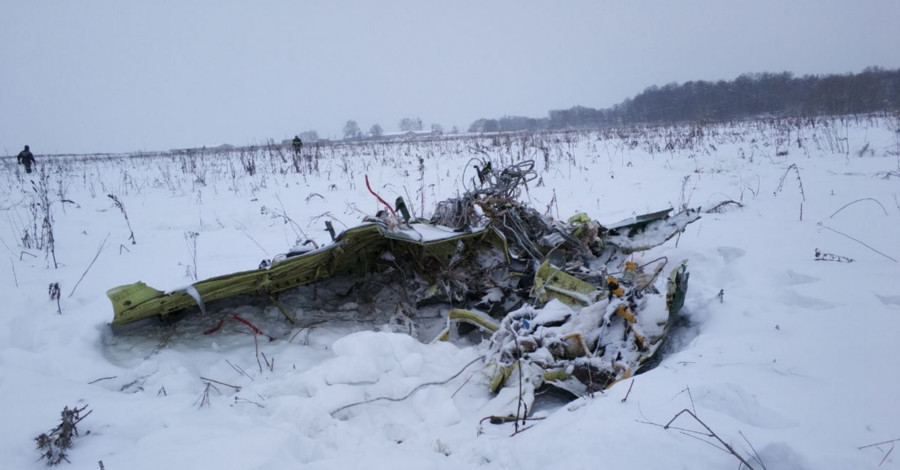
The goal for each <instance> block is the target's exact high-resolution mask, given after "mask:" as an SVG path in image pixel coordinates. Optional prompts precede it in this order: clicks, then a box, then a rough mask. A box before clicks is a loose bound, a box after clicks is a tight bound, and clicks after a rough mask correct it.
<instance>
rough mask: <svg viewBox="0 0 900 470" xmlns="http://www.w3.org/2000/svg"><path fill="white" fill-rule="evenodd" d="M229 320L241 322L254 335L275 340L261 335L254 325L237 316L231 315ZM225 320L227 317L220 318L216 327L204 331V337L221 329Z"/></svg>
mask: <svg viewBox="0 0 900 470" xmlns="http://www.w3.org/2000/svg"><path fill="white" fill-rule="evenodd" d="M231 318H234V319H235V320H237V321H239V322H241V323H243V324H245V325H247V326H248V327H250V329H251V330H253V332H254V333H256V334H260V335H263V336H268V337H269V340H270V341H271V340H274V339H275V338H273V337H271V336H269V335H267V334H265V333H263V332H262V330H260V329H259V328H257V327H256V325H254V324H253V323H250V322H249V321H247V320H244V319H243V318H241V317H239V316H237V315H235V314H231ZM227 319H228V317H227V316H224V317H222V319H221V320H219V323H218V324H217V325H216V326H214V327H212V328H210V329H208V330H206V331H204V332H203V334H205V335H211V334H213V333H215V332H217V331H219V329H220V328H222V325H223V324H224V323H225V320H227Z"/></svg>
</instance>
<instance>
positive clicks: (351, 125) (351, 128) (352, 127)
mask: <svg viewBox="0 0 900 470" xmlns="http://www.w3.org/2000/svg"><path fill="white" fill-rule="evenodd" d="M361 135H362V131H360V130H359V124H357V123H356V121H354V120H353V119H350V120H348V121H347V124H344V138H345V139H358V138H359V137H360V136H361Z"/></svg>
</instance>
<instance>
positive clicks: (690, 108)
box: [469, 67, 900, 132]
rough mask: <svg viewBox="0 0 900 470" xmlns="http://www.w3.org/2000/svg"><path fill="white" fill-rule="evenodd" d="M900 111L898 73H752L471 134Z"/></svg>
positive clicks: (487, 126)
mask: <svg viewBox="0 0 900 470" xmlns="http://www.w3.org/2000/svg"><path fill="white" fill-rule="evenodd" d="M893 110H900V69H897V70H885V69H883V68H880V67H868V68H866V69H865V70H863V71H862V72H861V73H858V74H845V75H824V76H818V75H805V76H803V77H794V76H793V74H792V73H790V72H782V73H768V72H767V73H751V74H743V75H741V76H739V77H738V78H736V79H734V80H731V81H725V80H720V81H717V82H706V81H690V82H687V83H684V84H681V85H679V84H677V83H670V84H668V85H665V86H663V87H657V86H651V87H649V88H647V89H646V90H644V91H643V92H641V93H639V94H638V95H636V96H635V97H634V98H629V99H626V100H625V101H623V102H622V103H619V104H617V105H615V106H613V107H611V108H607V109H594V108H588V107H584V106H575V107H572V108H569V109H563V110H552V111H550V112H549V113H548V115H547V117H545V118H528V117H521V116H504V117H501V118H499V119H478V120H477V121H475V122H473V123H472V125H471V126H469V132H509V131H523V130H528V131H534V130H546V129H568V128H588V127H604V126H620V125H627V124H638V123H648V124H653V123H668V122H680V121H725V120H732V119H742V118H749V117H758V116H777V117H795V116H820V115H840V114H854V113H869V112H877V111H893Z"/></svg>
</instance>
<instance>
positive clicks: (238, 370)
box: [225, 359, 254, 381]
mask: <svg viewBox="0 0 900 470" xmlns="http://www.w3.org/2000/svg"><path fill="white" fill-rule="evenodd" d="M225 362H227V363H228V365H229V366H231V368H232V369H234V370H235V371H236V372H238V373H240V374H242V375H244V376H245V377H247V378H248V379H250V380H251V381H252V380H254V379H253V377H251V376H250V374H248V373H247V371H245V370H244V369H242V368H241V366H236V365H234V364H232V363H231V361H229V360H228V359H225Z"/></svg>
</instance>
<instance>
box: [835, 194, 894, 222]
mask: <svg viewBox="0 0 900 470" xmlns="http://www.w3.org/2000/svg"><path fill="white" fill-rule="evenodd" d="M862 201H872V202H874V203H875V204H878V206H879V207H881V210H883V211H884V215H888V211H887V209H885V208H884V205H882V204H881V203H880V202H878V200H877V199H874V198H871V197H864V198H862V199H857V200H855V201H853V202H848V203H847V204H845V205H844V207H841V208H840V209H838V210H836V211H834V214H831V215H829V216H828V218H829V219H831V218H834V216H836V215H837V214H838V212H840V211H842V210H844V209H846V208H848V207H850V206H852V205H853V204H856V203H857V202H862Z"/></svg>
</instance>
